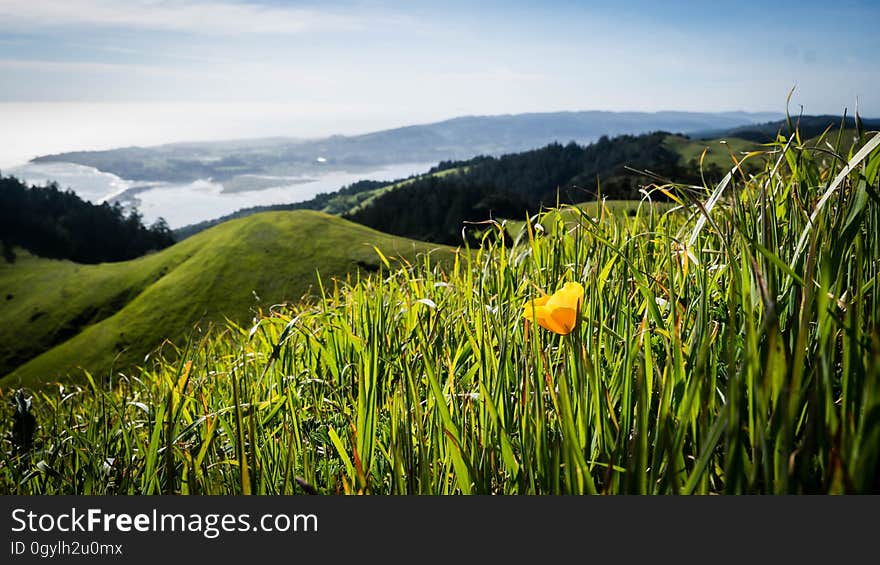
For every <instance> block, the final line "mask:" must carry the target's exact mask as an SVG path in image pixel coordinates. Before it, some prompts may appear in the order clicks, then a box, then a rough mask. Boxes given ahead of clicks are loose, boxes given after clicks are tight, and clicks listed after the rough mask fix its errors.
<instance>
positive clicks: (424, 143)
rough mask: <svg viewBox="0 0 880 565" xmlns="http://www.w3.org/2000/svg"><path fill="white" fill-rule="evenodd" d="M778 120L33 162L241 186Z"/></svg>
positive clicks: (644, 123)
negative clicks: (261, 178) (266, 178)
mask: <svg viewBox="0 0 880 565" xmlns="http://www.w3.org/2000/svg"><path fill="white" fill-rule="evenodd" d="M781 117H782V115H781V114H778V113H766V112H764V113H748V112H721V113H698V112H655V113H646V112H602V111H584V112H549V113H531V114H513V115H509V114H508V115H498V116H467V117H460V118H454V119H451V120H446V121H442V122H437V123H431V124H423V125H413V126H406V127H400V128H395V129H389V130H384V131H378V132H374V133H367V134H363V135H354V136H342V135H334V136H331V137H327V138H322V139H311V140H303V139H293V138H269V139H257V140H241V141H223V142H205V143H175V144H169V145H161V146H156V147H126V148H120V149H112V150H107V151H76V152H70V153H60V154H55V155H45V156H41V157H37V158H35V159H33V161H34V162H69V163H77V164H80V165H87V166H91V167H95V168H97V169H99V170H101V171H105V172H109V173H113V174H115V175H117V176H119V177H122V178H125V179H129V180H136V181H167V182H188V181H193V180H196V179H199V178H211V179H213V180H214V181H216V182H233V183H235V184H236V185H240V184H242V183H245V182H249V181H250V180H252V179H253V178H254V177H252V176H249V175H308V174H314V173H316V172H318V171H322V170H328V169H345V170H349V171H352V170H355V171H356V170H358V169H359V168H364V169H366V168H369V167H375V166H379V165H386V164H392V163H410V162H411V163H416V162H434V163H436V162H439V161H443V160H449V159H469V158H471V157H473V156H475V155H496V156H497V155H502V154H505V153H512V152H519V151H525V150H529V149H535V148H537V147H542V146H544V145H547V144H549V143H553V142H560V143H567V142H569V141H574V142H577V143H580V144H586V143H590V142H593V141H595V140H597V139H598V138H599V137H601V136H603V135H607V136H615V135H621V134H640V133H647V132H652V131H658V130H662V131H668V132H673V133H685V134H689V133H693V132H707V131H715V130H722V129H730V128H734V127H738V126H748V125H752V124H758V123H762V122H768V121H771V120H778V119H780V118H781ZM255 188H259V187H255Z"/></svg>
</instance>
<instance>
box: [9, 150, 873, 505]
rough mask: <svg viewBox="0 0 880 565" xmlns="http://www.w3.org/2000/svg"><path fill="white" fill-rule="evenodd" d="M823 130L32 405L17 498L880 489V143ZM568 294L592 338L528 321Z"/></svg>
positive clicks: (230, 331) (18, 466) (348, 285)
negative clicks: (702, 176)
mask: <svg viewBox="0 0 880 565" xmlns="http://www.w3.org/2000/svg"><path fill="white" fill-rule="evenodd" d="M831 142H832V149H830V150H827V151H816V150H815V149H807V148H804V147H803V146H802V144H801V140H799V139H798V138H796V137H793V138H791V139H780V140H779V142H777V143H774V144H771V145H768V146H766V147H764V148H763V149H762V151H761V152H760V153H752V154H749V155H747V156H744V155H737V156H736V157H737V159H740V160H742V159H746V160H748V162H750V163H760V164H761V169H760V172H759V173H757V174H754V175H751V176H746V174H745V172H744V170H743V169H742V168H739V167H733V169H732V170H731V174H730V175H728V176H727V177H726V178H725V180H723V181H722V182H721V183H720V184H719V185H717V186H711V187H685V186H671V185H669V186H663V187H654V188H652V189H651V190H649V191H648V194H649V195H658V193H659V192H658V191H664V192H665V196H668V197H672V198H673V200H674V201H676V205H675V207H674V208H672V209H671V210H669V211H664V210H663V209H661V208H659V207H655V206H651V205H649V204H648V201H647V200H646V205H644V206H640V207H637V208H636V209H635V210H636V212H635V213H634V215H630V214H629V213H619V212H615V211H614V209H613V208H611V207H606V206H597V207H596V209H595V210H590V211H589V213H587V212H579V211H577V210H576V209H570V210H564V211H562V212H561V213H560V212H557V211H548V212H547V213H546V214H543V215H542V216H540V217H536V218H532V219H531V221H530V222H528V223H524V225H523V228H522V230H520V231H519V235H518V237H517V242H516V244H515V245H514V246H513V247H509V248H508V247H503V246H493V245H492V244H491V243H488V244H487V245H486V246H485V247H482V248H479V249H461V250H460V251H459V253H458V255H457V258H456V260H455V261H454V263H453V264H452V265H451V266H449V267H448V268H445V269H444V268H440V267H439V266H437V265H434V264H432V263H431V262H430V260H429V259H428V258H427V257H425V258H424V259H423V260H422V261H421V262H417V263H413V264H410V263H401V262H394V261H391V260H388V259H386V258H385V256H384V255H381V254H380V259H381V262H382V264H383V268H382V271H381V272H380V273H379V274H378V276H375V277H371V278H369V279H365V280H360V281H339V283H338V285H337V286H336V287H334V288H323V289H322V292H321V296H320V298H319V299H317V300H315V301H313V302H311V303H303V304H296V305H291V306H289V307H287V308H283V309H279V310H278V311H275V312H272V313H270V314H269V315H267V316H266V317H264V318H263V319H261V320H260V321H259V323H258V324H257V325H255V326H254V327H238V326H235V325H229V326H227V327H223V328H216V329H214V330H212V331H205V332H204V333H196V334H194V336H193V338H192V340H191V341H190V342H189V343H187V344H180V347H181V351H180V355H174V356H172V357H173V358H175V359H176V361H175V362H174V363H170V362H165V361H163V356H162V355H161V354H157V355H155V356H153V357H152V361H151V363H150V364H149V365H148V366H147V367H145V368H143V370H142V371H139V372H134V373H132V374H129V375H114V376H113V378H112V379H110V380H109V381H107V380H91V381H90V383H89V384H88V385H85V386H55V387H47V388H44V389H40V390H35V391H32V394H33V398H32V406H31V408H30V412H32V413H33V415H34V416H35V418H36V423H37V425H38V427H37V429H36V432H35V437H34V442H33V447H31V448H30V449H27V447H26V446H22V444H24V443H26V442H25V441H24V440H23V439H22V437H21V433H18V434H17V435H15V436H14V437H13V436H10V439H8V440H7V441H6V442H5V443H4V445H3V458H4V459H3V460H2V462H0V484H2V485H3V486H2V490H3V491H4V492H10V493H90V494H91V493H143V494H158V493H183V494H205V493H224V494H225V493H267V494H280V493H301V492H303V490H304V488H305V489H312V488H313V489H315V490H316V491H317V492H319V493H328V494H329V493H374V494H414V493H421V494H449V493H499V494H501V493H503V494H526V493H528V494H531V493H535V494H543V493H670V494H671V493H676V494H678V493H681V494H689V493H818V492H830V493H845V492H877V491H880V484H878V477H880V335H878V328H880V325H878V322H880V305H878V304H877V302H876V300H875V296H876V292H877V290H878V288H877V287H878V285H880V279H878V272H880V200H878V169H880V152H878V150H877V147H878V145H880V136H873V137H872V136H871V135H869V134H865V135H863V136H862V139H861V141H860V143H858V144H856V145H854V146H853V147H852V148H847V149H848V153H847V154H844V155H838V154H836V152H835V151H834V150H833V149H834V145H833V143H834V142H833V138H832V140H831ZM847 163H849V165H847ZM647 198H650V196H646V199H647ZM593 212H595V213H593ZM537 225H540V226H541V227H540V228H538V229H536V226H537ZM498 229H506V228H501V227H499V228H498ZM490 239H491V238H490ZM565 282H578V283H580V284H581V285H583V288H584V296H583V304H582V306H581V309H580V312H579V320H578V324H577V326H576V328H575V330H574V331H573V332H572V333H570V334H568V335H557V333H554V332H551V331H547V330H546V329H544V328H541V327H539V326H537V325H530V324H529V323H528V322H527V321H526V320H525V319H524V318H523V315H522V314H523V306H524V305H525V304H526V303H527V302H528V301H530V300H533V299H535V298H538V297H539V296H541V294H542V293H548V294H549V293H552V292H554V291H557V290H559V289H560V288H562V286H563V284H564V283H565ZM2 394H3V395H4V400H11V399H12V391H4V392H3V393H2ZM4 404H7V405H9V404H10V403H9V402H4ZM19 404H20V403H19ZM19 412H20V413H24V412H26V410H24V411H23V410H22V409H19ZM23 419H24V416H21V415H20V416H18V417H17V419H16V418H14V417H13V412H12V410H7V411H6V412H4V422H5V426H6V429H7V430H12V429H13V424H14V422H22V421H23ZM26 427H27V426H25V425H23V424H18V427H17V428H16V429H17V430H22V429H24V428H26Z"/></svg>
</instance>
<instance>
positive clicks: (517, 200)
mask: <svg viewBox="0 0 880 565" xmlns="http://www.w3.org/2000/svg"><path fill="white" fill-rule="evenodd" d="M668 135H671V134H669V133H667V132H656V133H651V134H646V135H639V136H633V135H622V136H618V137H615V138H609V137H607V136H602V137H601V138H600V139H599V140H598V141H596V142H595V143H592V144H590V145H587V146H582V145H578V144H576V143H574V142H572V143H568V144H567V145H563V144H560V143H553V144H550V145H547V146H546V147H543V148H541V149H536V150H533V151H526V152H523V153H515V154H510V155H504V156H501V157H487V156H480V157H477V158H475V159H472V160H470V161H457V162H445V163H441V164H440V165H439V166H438V167H436V170H437V171H440V170H449V169H454V170H452V171H450V172H447V173H446V174H445V175H443V176H431V177H425V178H421V179H417V180H415V181H413V182H411V183H409V184H406V185H404V186H401V187H400V188H398V189H396V190H393V191H389V192H387V193H385V194H383V195H381V196H379V197H378V198H376V199H375V200H374V201H373V202H372V203H371V205H369V206H367V207H364V208H361V209H359V210H356V211H355V212H352V213H348V214H346V215H344V217H345V218H347V219H349V220H352V221H355V222H358V223H361V224H364V225H367V226H370V227H372V228H374V229H378V230H381V231H384V232H387V233H392V234H395V235H401V236H406V237H412V238H416V239H421V240H425V241H433V242H437V243H447V244H452V245H455V244H460V243H461V242H462V228H463V226H465V225H466V222H479V221H484V220H488V219H500V218H508V219H517V220H519V219H524V218H525V217H526V215H527V214H532V213H535V212H537V211H539V210H540V209H541V208H542V207H548V206H556V205H557V204H573V203H578V202H584V201H588V200H595V199H596V198H597V197H598V196H600V193H601V196H602V197H607V198H609V199H611V200H634V199H640V198H641V194H640V192H639V191H640V190H641V189H642V187H643V186H645V185H647V184H650V183H652V182H657V180H658V178H659V179H670V180H674V181H675V182H681V183H699V184H702V181H701V179H700V178H699V168H698V167H691V166H687V164H683V163H681V162H680V161H681V156H680V155H679V154H678V153H677V152H675V151H673V150H671V149H669V148H668V147H667V146H666V145H665V144H664V143H663V141H664V139H665V137H666V136H668ZM716 168H717V167H716ZM704 172H706V171H705V170H704ZM719 173H720V171H712V170H710V171H708V173H707V174H708V176H718V175H719ZM661 198H662V197H661Z"/></svg>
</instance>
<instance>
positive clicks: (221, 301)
mask: <svg viewBox="0 0 880 565" xmlns="http://www.w3.org/2000/svg"><path fill="white" fill-rule="evenodd" d="M373 246H376V247H378V248H379V249H381V250H383V251H384V252H385V253H387V254H388V255H390V256H396V255H401V256H403V257H410V258H414V257H416V256H417V255H418V254H419V253H425V252H428V251H430V250H432V249H437V250H438V251H439V252H440V253H445V254H446V256H449V254H448V251H447V250H444V248H443V247H442V246H437V245H428V244H424V243H421V242H414V241H411V240H407V239H404V238H398V237H394V236H389V235H386V234H382V233H379V232H376V231H374V230H371V229H368V228H365V227H363V226H359V225H357V224H353V223H351V222H347V221H344V220H341V219H339V218H335V217H331V216H327V215H326V214H320V213H317V212H306V211H298V212H273V213H264V214H257V215H254V216H250V217H247V218H243V219H240V220H233V221H230V222H226V223H224V224H222V225H219V226H216V227H214V228H212V229H210V230H207V231H205V232H202V233H200V234H198V235H196V236H194V237H192V238H188V239H186V240H184V241H183V242H181V243H179V244H177V245H174V246H172V247H170V248H168V249H165V250H163V251H161V252H159V253H155V254H152V255H149V256H146V257H142V258H140V259H136V260H133V261H126V262H122V263H108V264H102V265H78V264H75V263H71V262H68V261H57V260H48V259H40V258H36V257H33V256H29V255H27V254H21V257H20V258H19V259H18V260H17V261H16V262H15V263H11V264H9V263H2V264H0V295H2V298H0V299H2V300H3V301H4V302H3V310H2V312H0V328H2V330H0V331H2V339H0V375H4V374H7V373H11V374H9V375H8V376H6V377H4V378H3V379H2V380H0V384H2V385H5V386H11V385H13V384H28V385H34V384H38V383H39V382H41V381H52V380H58V379H60V378H61V377H64V376H67V375H70V376H72V377H73V378H74V380H76V379H78V380H80V382H82V381H83V380H84V376H83V373H82V371H81V370H79V367H82V368H85V369H87V370H89V371H91V372H93V373H96V374H98V373H100V374H104V375H106V374H109V373H110V372H111V371H110V369H111V368H112V367H119V368H124V369H126V370H127V369H128V368H130V366H132V365H133V364H135V363H142V362H143V359H144V356H145V355H146V354H147V353H149V352H150V351H152V350H153V349H154V348H156V346H158V345H159V344H160V343H162V342H163V340H166V339H168V340H171V341H174V342H177V343H179V342H181V341H182V340H185V339H186V336H187V335H188V333H189V332H190V331H192V328H193V327H194V326H195V324H196V323H197V322H201V327H202V329H207V323H209V322H219V323H221V324H223V323H224V322H225V320H226V318H229V319H231V320H233V321H235V322H237V323H249V322H250V321H251V320H252V319H253V318H254V316H255V315H257V312H258V310H259V309H263V310H265V309H267V308H269V307H271V306H272V305H274V304H278V303H284V302H291V301H292V302H296V301H298V300H300V298H302V297H303V296H304V295H308V294H309V293H315V292H318V273H320V274H321V276H323V277H324V282H325V283H327V284H330V280H331V278H332V277H342V278H344V277H346V275H347V274H348V273H352V274H353V275H354V276H356V274H357V272H358V271H361V272H365V273H368V272H372V271H375V270H378V268H379V264H380V258H379V256H378V255H377V254H376V251H375V250H374V248H373ZM23 361H26V362H24V363H22V362H23Z"/></svg>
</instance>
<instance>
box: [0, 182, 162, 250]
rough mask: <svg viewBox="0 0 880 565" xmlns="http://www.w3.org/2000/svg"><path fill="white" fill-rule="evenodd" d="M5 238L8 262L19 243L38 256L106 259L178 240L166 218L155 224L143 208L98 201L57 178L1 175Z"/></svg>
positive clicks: (0, 218) (0, 234)
mask: <svg viewBox="0 0 880 565" xmlns="http://www.w3.org/2000/svg"><path fill="white" fill-rule="evenodd" d="M0 242H2V247H3V255H4V258H5V260H6V261H7V262H11V261H14V260H15V251H14V248H15V247H21V248H24V249H26V250H28V251H30V252H31V253H33V254H35V255H39V256H41V257H49V258H54V259H69V260H71V261H76V262H78V263H101V262H107V261H124V260H127V259H133V258H135V257H139V256H141V255H144V254H145V253H148V252H150V251H154V250H159V249H164V248H165V247H168V246H169V245H171V244H173V243H174V236H173V234H172V233H171V230H170V229H169V228H168V225H167V224H166V223H165V220H163V219H161V218H160V219H159V220H158V221H156V222H155V223H153V224H152V225H150V226H149V227H147V226H145V225H144V223H143V217H142V216H141V214H140V213H139V212H138V211H137V210H132V211H130V212H128V213H126V211H125V210H124V208H123V207H122V206H121V205H120V204H119V203H114V204H112V205H111V204H108V203H106V202H104V203H102V204H92V203H91V202H87V201H85V200H82V199H81V198H80V197H79V196H77V195H76V194H75V193H74V192H73V191H71V190H69V189H68V190H62V189H61V188H59V186H58V185H57V184H56V183H49V184H47V185H45V186H28V185H26V184H25V183H23V182H22V181H20V180H19V179H17V178H15V177H12V176H10V177H3V176H0Z"/></svg>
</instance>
